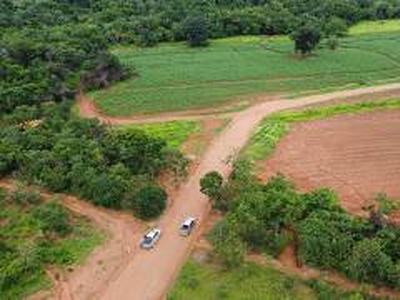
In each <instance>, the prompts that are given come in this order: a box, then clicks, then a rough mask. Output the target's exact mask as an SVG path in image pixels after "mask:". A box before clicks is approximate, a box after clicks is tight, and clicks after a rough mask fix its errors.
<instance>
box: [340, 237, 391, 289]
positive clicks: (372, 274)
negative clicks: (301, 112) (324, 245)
mask: <svg viewBox="0 0 400 300" xmlns="http://www.w3.org/2000/svg"><path fill="white" fill-rule="evenodd" d="M344 268H345V271H346V274H347V275H348V276H349V277H350V278H353V279H356V280H358V281H360V282H371V283H374V284H378V285H379V284H385V283H388V279H389V274H391V272H392V270H393V268H394V266H393V263H392V261H391V259H390V257H389V256H387V255H386V254H385V253H384V252H383V251H382V245H381V244H380V243H379V241H378V240H375V239H365V240H363V241H360V242H358V243H357V244H356V245H355V247H354V248H353V251H352V253H351V255H350V256H349V257H348V259H347V260H346V261H345V263H344Z"/></svg>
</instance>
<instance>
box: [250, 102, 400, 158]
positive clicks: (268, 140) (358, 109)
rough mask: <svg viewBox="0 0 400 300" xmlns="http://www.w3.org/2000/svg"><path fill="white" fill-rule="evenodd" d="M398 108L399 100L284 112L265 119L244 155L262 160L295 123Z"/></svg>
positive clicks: (399, 105)
mask: <svg viewBox="0 0 400 300" xmlns="http://www.w3.org/2000/svg"><path fill="white" fill-rule="evenodd" d="M392 108H400V100H398V99H390V100H385V101H376V102H361V103H348V104H339V105H333V106H326V107H317V108H310V109H305V110H300V111H285V112H280V113H277V114H274V115H272V116H269V117H267V118H266V119H265V120H264V121H263V122H262V123H261V124H260V125H259V127H258V128H257V130H256V132H255V133H254V134H253V136H252V138H251V140H250V142H249V144H248V146H247V147H246V149H245V150H244V155H245V156H246V157H248V158H250V159H252V160H262V159H264V158H265V157H267V156H268V155H269V154H271V153H272V152H273V150H274V149H275V146H276V144H277V142H278V141H279V140H280V139H281V138H282V137H283V136H284V135H285V134H286V133H287V132H288V131H289V129H290V126H291V124H293V123H295V122H303V121H311V120H318V119H325V118H329V117H333V116H336V115H340V114H350V113H366V112H370V111H372V110H377V109H392Z"/></svg>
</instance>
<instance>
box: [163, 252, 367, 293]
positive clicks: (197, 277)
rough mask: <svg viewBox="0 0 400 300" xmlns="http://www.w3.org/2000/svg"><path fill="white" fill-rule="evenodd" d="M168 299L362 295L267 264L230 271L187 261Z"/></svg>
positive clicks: (251, 265) (250, 265) (247, 265)
mask: <svg viewBox="0 0 400 300" xmlns="http://www.w3.org/2000/svg"><path fill="white" fill-rule="evenodd" d="M327 297H328V298H327ZM167 299H169V300H186V299H191V300H197V299H198V300H203V299H208V300H214V299H215V300H217V299H232V300H235V299H238V300H239V299H240V300H243V299H249V300H250V299H251V300H258V299H260V300H261V299H263V300H268V299H271V300H275V299H310V300H312V299H362V296H361V295H360V294H358V293H352V294H351V293H345V292H343V291H339V290H337V289H334V288H333V287H332V286H329V285H327V284H326V283H323V282H320V281H317V282H316V281H314V282H312V283H311V282H304V281H301V280H300V279H297V278H294V277H289V276H286V275H284V274H282V273H280V272H278V271H277V270H274V269H273V268H272V267H268V266H257V265H255V264H245V265H243V266H241V267H239V268H237V269H233V270H231V271H223V270H221V269H220V267H218V266H216V265H213V264H200V263H197V262H194V261H192V260H189V262H188V263H187V264H186V266H185V267H184V268H183V270H182V272H181V274H180V276H179V278H178V280H177V282H176V284H175V286H174V288H173V290H172V292H171V293H170V294H169V295H168V298H167Z"/></svg>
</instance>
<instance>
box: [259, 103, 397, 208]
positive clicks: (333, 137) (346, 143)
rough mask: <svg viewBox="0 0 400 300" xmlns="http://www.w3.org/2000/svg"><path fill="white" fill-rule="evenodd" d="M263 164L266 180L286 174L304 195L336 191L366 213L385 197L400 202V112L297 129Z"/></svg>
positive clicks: (347, 204)
mask: <svg viewBox="0 0 400 300" xmlns="http://www.w3.org/2000/svg"><path fill="white" fill-rule="evenodd" d="M263 165H264V166H265V169H266V172H265V173H264V174H263V176H262V177H263V178H264V179H265V178H268V177H269V176H271V175H272V174H274V173H276V172H281V173H283V174H286V175H287V176H289V177H290V178H292V179H293V180H294V181H295V182H296V183H297V185H298V186H299V188H301V189H303V190H310V189H312V188H317V187H322V186H327V187H330V188H333V189H334V190H335V191H337V192H338V194H339V199H340V201H341V204H342V205H343V206H344V207H345V208H346V209H347V210H348V211H349V212H351V213H357V214H360V213H362V207H363V206H364V205H365V204H367V202H368V201H370V200H372V199H373V197H374V196H375V195H376V194H377V193H379V192H385V193H387V194H388V196H389V197H392V198H395V199H397V198H400V185H399V179H400V111H399V110H393V111H392V110H389V111H375V112H370V113H367V114H361V115H343V116H337V117H334V118H331V119H327V120H319V121H310V122H305V123H301V124H297V125H295V126H294V127H293V128H292V130H291V132H290V133H289V134H288V135H287V136H286V137H285V138H284V139H283V140H282V141H281V142H280V143H279V145H278V147H277V149H276V151H274V153H273V154H272V155H271V156H270V158H269V159H267V160H266V162H265V164H263Z"/></svg>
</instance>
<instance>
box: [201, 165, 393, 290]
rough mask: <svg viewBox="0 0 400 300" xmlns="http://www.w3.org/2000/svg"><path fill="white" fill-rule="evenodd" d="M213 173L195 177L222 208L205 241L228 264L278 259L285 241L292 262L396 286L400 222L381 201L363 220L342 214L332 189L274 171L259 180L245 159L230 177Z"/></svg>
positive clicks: (356, 279)
mask: <svg viewBox="0 0 400 300" xmlns="http://www.w3.org/2000/svg"><path fill="white" fill-rule="evenodd" d="M219 177H220V175H218V173H215V172H212V173H209V174H207V175H206V176H205V177H204V178H203V179H202V181H201V187H202V192H203V193H205V194H206V195H208V196H209V197H210V198H211V201H212V203H213V206H214V208H216V209H219V210H221V211H222V212H224V213H225V216H224V219H223V221H221V222H220V223H219V224H217V225H216V226H215V228H214V229H213V231H212V233H211V236H210V239H211V241H212V242H213V253H214V255H215V257H216V258H217V259H218V260H219V261H220V262H221V263H222V264H223V265H224V266H225V267H226V268H228V269H232V268H233V269H234V268H237V267H239V266H241V264H242V263H243V259H244V256H245V254H246V253H247V252H248V251H256V252H261V253H267V254H269V255H271V256H273V257H278V256H279V255H280V254H281V253H282V251H283V250H284V249H285V248H286V247H288V246H289V245H290V246H292V247H294V249H295V251H294V253H295V254H294V255H295V256H296V257H295V258H294V259H295V260H296V261H297V262H298V264H299V265H302V264H306V265H308V266H312V267H316V268H319V269H322V270H335V271H337V272H339V273H341V274H343V275H345V276H347V277H348V278H349V279H351V280H354V281H358V282H361V283H369V284H373V285H376V286H386V287H391V288H393V289H400V282H399V280H398V278H400V272H399V264H400V260H399V256H398V254H397V253H398V251H397V248H398V242H399V241H400V227H398V226H397V225H396V224H392V223H390V221H389V220H388V218H387V217H386V216H385V215H384V213H383V210H382V207H381V202H382V201H373V199H371V202H370V205H368V206H366V207H365V208H364V209H365V212H366V214H367V215H368V217H367V218H362V217H360V216H355V215H351V214H349V213H347V212H346V211H345V210H344V209H343V208H342V207H341V206H340V205H339V201H338V197H337V195H336V194H335V192H334V191H332V190H330V189H327V188H321V189H317V190H313V191H310V192H307V193H301V192H299V191H297V190H296V188H295V186H294V184H293V183H292V182H290V181H289V180H287V179H286V178H284V177H283V175H280V174H278V175H276V176H275V177H273V178H271V179H270V180H269V181H268V182H267V183H261V182H259V181H257V179H256V177H255V176H254V175H253V167H252V166H251V164H249V162H248V161H238V162H236V165H235V166H234V171H233V173H232V175H231V177H230V179H229V182H228V183H226V184H224V183H223V182H222V181H220V180H218V178H219Z"/></svg>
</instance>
